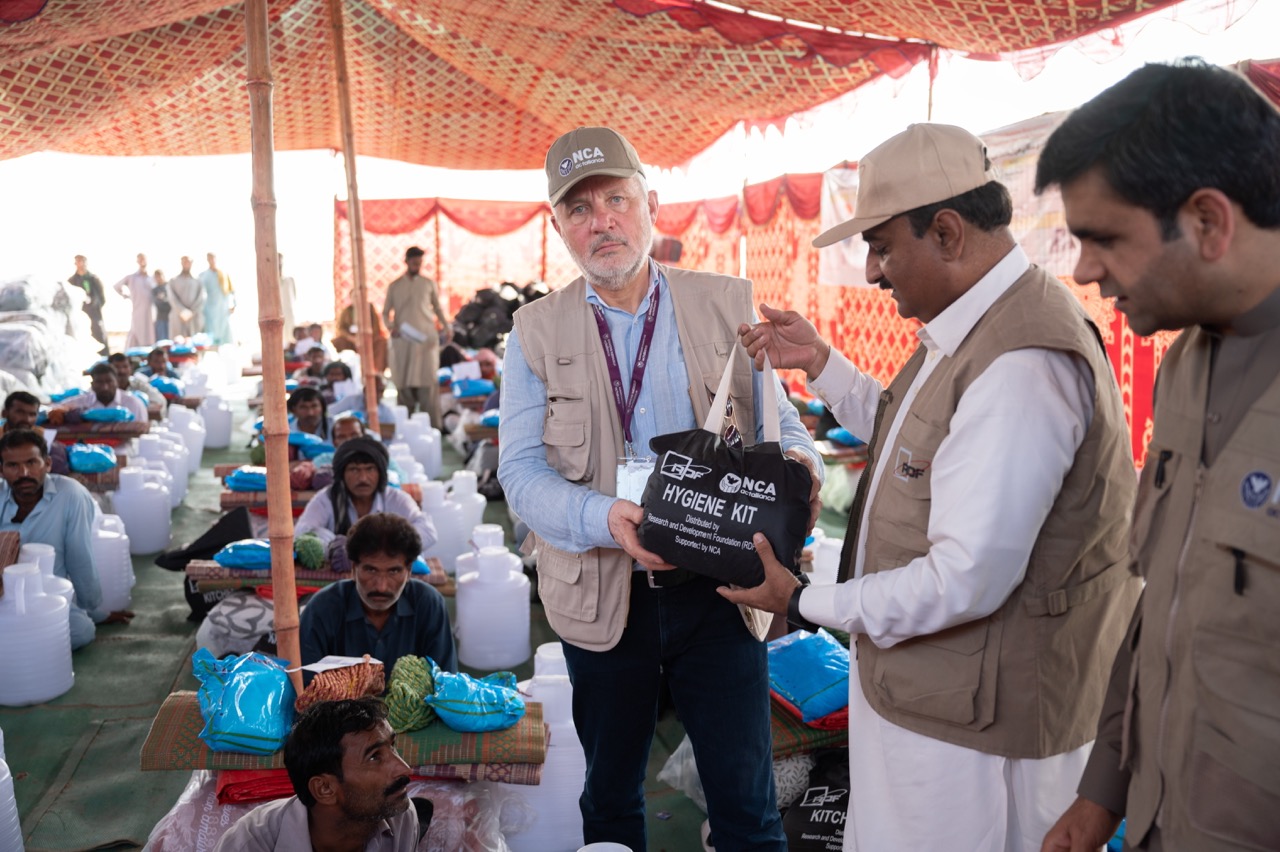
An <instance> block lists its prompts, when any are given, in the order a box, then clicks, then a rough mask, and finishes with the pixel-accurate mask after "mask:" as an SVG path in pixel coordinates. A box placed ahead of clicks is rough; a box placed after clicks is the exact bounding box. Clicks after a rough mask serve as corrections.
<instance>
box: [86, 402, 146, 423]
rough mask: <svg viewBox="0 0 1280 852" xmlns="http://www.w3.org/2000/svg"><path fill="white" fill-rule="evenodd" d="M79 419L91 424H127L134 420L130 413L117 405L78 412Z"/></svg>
mask: <svg viewBox="0 0 1280 852" xmlns="http://www.w3.org/2000/svg"><path fill="white" fill-rule="evenodd" d="M80 417H81V418H82V419H84V420H88V421H90V422H92V423H128V422H130V421H131V420H133V419H134V417H133V412H132V411H129V410H128V409H127V408H121V407H120V406H118V405H111V406H108V407H106V408H86V409H84V410H82V411H81V412H80Z"/></svg>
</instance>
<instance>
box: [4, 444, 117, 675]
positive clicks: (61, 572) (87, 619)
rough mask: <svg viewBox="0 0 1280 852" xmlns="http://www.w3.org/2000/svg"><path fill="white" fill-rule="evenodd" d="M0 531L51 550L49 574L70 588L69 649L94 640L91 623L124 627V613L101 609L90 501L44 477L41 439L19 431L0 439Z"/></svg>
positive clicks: (70, 485) (68, 483)
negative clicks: (0, 477)
mask: <svg viewBox="0 0 1280 852" xmlns="http://www.w3.org/2000/svg"><path fill="white" fill-rule="evenodd" d="M0 474H2V475H3V477H4V484H3V485H0V532H9V531H16V532H17V533H18V534H19V536H21V539H22V541H23V543H30V542H37V543H40V544H49V545H52V546H53V549H54V551H55V553H56V554H57V555H56V557H55V560H54V563H53V573H54V574H56V575H57V576H59V577H65V578H67V579H69V580H70V581H71V585H72V586H74V587H75V592H76V605H75V606H73V607H72V608H71V647H72V649H73V650H74V649H76V648H82V647H84V646H85V645H88V644H89V643H90V642H92V641H93V637H94V633H95V627H94V625H95V624H116V623H123V624H128V623H129V621H130V620H131V619H132V618H133V613H132V612H130V611H128V610H120V611H117V612H106V611H105V610H103V609H101V605H102V588H101V586H100V585H99V583H98V569H97V568H96V567H95V566H94V564H93V551H92V550H91V546H90V542H91V540H92V534H93V498H92V497H91V496H89V492H88V491H87V490H85V487H84V486H83V485H81V484H80V483H78V482H76V481H75V480H74V479H70V478H68V477H65V476H59V475H57V474H56V473H49V452H48V449H47V448H46V447H45V442H44V438H42V437H40V436H39V435H37V434H36V433H35V432H32V431H30V430H25V429H19V430H15V431H12V432H7V433H6V434H5V435H4V437H2V438H0Z"/></svg>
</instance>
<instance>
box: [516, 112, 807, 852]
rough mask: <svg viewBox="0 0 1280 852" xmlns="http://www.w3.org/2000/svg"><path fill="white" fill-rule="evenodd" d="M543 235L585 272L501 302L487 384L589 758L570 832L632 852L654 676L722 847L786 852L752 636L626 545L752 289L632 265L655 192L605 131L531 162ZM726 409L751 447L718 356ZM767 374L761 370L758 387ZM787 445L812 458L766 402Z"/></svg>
mask: <svg viewBox="0 0 1280 852" xmlns="http://www.w3.org/2000/svg"><path fill="white" fill-rule="evenodd" d="M547 183H548V196H549V198H550V200H551V205H552V208H553V211H554V216H555V218H554V219H553V222H554V224H555V228H556V232H557V233H558V234H560V236H561V238H562V239H563V240H564V243H565V246H566V248H568V250H569V253H570V255H572V256H573V259H574V261H575V262H576V263H577V265H578V268H579V269H580V270H581V271H582V277H580V278H578V279H577V280H575V281H573V282H572V283H570V284H569V285H568V286H566V287H564V288H562V289H560V290H557V291H555V292H553V293H551V294H550V295H549V296H546V297H544V298H542V299H539V300H537V301H536V302H532V303H530V304H528V305H526V306H525V307H523V308H521V309H520V310H519V311H517V312H516V315H515V329H514V332H513V334H512V335H511V337H510V338H509V339H508V341H507V351H506V361H505V369H504V372H503V381H502V402H501V424H502V425H501V427H500V440H499V447H500V448H501V456H500V463H499V467H498V478H499V480H500V481H501V483H502V487H503V490H504V491H505V493H506V496H507V500H508V502H509V503H510V504H511V507H512V508H513V509H514V510H515V512H516V514H518V515H519V516H520V518H521V519H522V520H523V521H524V522H525V523H527V524H528V525H529V528H530V529H531V530H532V534H531V535H530V536H529V539H528V540H527V541H526V542H525V547H526V550H529V549H532V548H536V550H537V559H538V591H539V594H540V596H541V598H542V603H543V606H544V607H545V610H546V613H547V620H548V621H549V622H550V623H551V626H552V628H553V629H555V631H556V632H557V633H558V634H559V635H560V638H561V639H562V640H563V644H564V655H565V662H566V663H567V665H568V668H569V673H570V676H571V677H572V679H573V692H574V695H573V719H574V723H575V725H576V727H577V730H578V735H579V738H580V739H581V741H582V746H583V750H584V751H585V752H586V758H587V776H586V783H585V786H584V790H583V793H582V797H581V799H580V800H579V802H580V806H581V809H582V818H583V839H584V840H585V841H586V842H587V843H593V842H597V841H613V842H615V843H621V844H624V845H626V846H628V847H629V848H631V849H633V850H637V852H639V850H644V849H645V848H646V837H645V817H644V778H645V768H646V765H647V763H648V759H649V746H650V744H651V742H652V741H653V733H654V725H655V721H656V719H657V711H658V696H659V693H660V691H661V685H662V683H663V682H664V681H665V682H666V684H667V685H668V686H669V687H670V690H671V695H672V698H673V700H674V702H675V705H676V709H677V711H678V712H679V714H680V720H681V722H683V723H684V726H685V730H686V731H687V732H688V734H689V738H690V740H691V741H692V743H693V748H694V752H695V754H696V755H697V760H698V771H699V775H700V776H701V778H702V782H703V787H704V788H705V790H706V793H707V811H708V816H709V819H710V825H711V831H712V838H713V842H714V844H715V847H716V848H717V849H719V850H736V849H760V850H764V849H768V850H783V849H785V848H786V841H785V839H784V837H783V832H782V822H781V819H780V818H779V815H778V807H777V802H776V796H775V793H774V786H773V774H772V754H771V738H770V723H769V685H768V667H767V659H766V654H765V647H764V645H763V644H762V643H761V642H760V641H759V636H758V635H753V633H752V632H750V630H749V627H748V623H747V622H746V621H744V618H743V614H742V613H741V612H740V611H739V608H738V607H735V606H733V605H731V604H729V603H728V602H726V601H725V600H723V599H722V598H720V597H719V596H718V595H717V594H716V583H715V581H713V580H711V579H709V578H706V577H704V576H702V575H699V574H695V573H693V572H690V571H688V570H686V568H687V566H672V565H668V564H665V563H664V562H663V561H662V560H661V559H660V558H659V557H657V556H655V555H654V554H653V553H651V552H649V551H647V550H646V549H645V548H644V547H642V546H641V544H640V542H639V539H638V537H637V533H636V528H637V525H638V524H639V523H640V520H641V517H642V510H641V508H640V506H639V505H638V504H639V500H640V491H641V490H642V489H643V487H644V484H645V481H646V480H647V478H648V471H649V470H651V469H652V461H651V460H649V461H648V464H647V465H646V463H645V461H644V459H645V458H646V457H648V456H649V455H650V453H649V440H650V439H651V438H653V437H655V436H658V435H664V434H668V433H671V432H678V431H682V430H688V429H694V428H697V425H698V424H700V423H702V422H703V421H704V419H705V418H706V415H707V414H708V411H709V409H710V407H711V399H712V396H713V395H714V394H713V392H714V390H715V387H716V385H717V384H718V383H719V380H720V376H721V375H722V374H723V373H724V370H725V366H726V363H727V361H728V358H729V354H730V353H731V352H732V351H733V348H734V347H735V346H736V345H737V330H738V326H739V325H740V324H741V323H743V322H749V321H751V320H752V319H753V316H752V310H751V282H749V281H744V280H742V279H740V278H730V277H728V276H723V275H711V274H707V273H701V272H689V271H686V270H682V269H677V268H674V267H667V266H664V265H662V264H660V263H657V262H655V261H652V260H651V259H650V258H649V249H650V246H651V244H652V241H653V224H654V221H655V220H656V219H657V215H658V196H657V193H655V192H653V191H651V190H650V189H649V188H648V187H647V185H646V183H645V179H644V171H643V168H642V166H641V164H640V160H639V158H638V157H637V156H636V152H635V149H633V148H632V147H631V145H630V143H628V142H627V140H625V139H624V138H622V136H620V135H619V134H618V133H617V132H615V131H613V130H610V129H608V128H604V127H581V128H578V129H577V130H574V131H573V132H571V133H568V134H566V135H564V136H562V137H560V138H559V139H558V140H556V142H555V144H553V145H552V146H551V150H550V151H549V152H548V153H547ZM734 364H735V366H734V372H733V377H732V383H733V384H732V387H733V392H732V406H733V414H732V416H731V418H730V419H731V420H732V421H733V425H734V427H735V428H736V432H737V433H738V434H740V435H741V436H742V437H741V438H740V439H739V440H746V441H747V442H749V443H755V442H757V441H759V440H760V432H759V431H758V429H757V424H759V423H761V422H762V411H761V403H760V400H761V393H760V392H761V390H762V387H763V386H762V384H761V378H760V374H759V373H755V372H754V371H753V370H752V369H751V363H750V361H749V359H747V358H743V357H739V358H737V359H736V360H735V362H734ZM775 381H776V380H775ZM780 400H781V401H780V402H779V403H778V415H779V419H780V422H781V439H782V440H781V443H782V446H783V448H784V449H785V450H787V451H788V452H789V453H791V454H794V456H795V457H796V458H797V459H799V460H802V461H804V462H805V463H806V464H808V465H810V468H811V470H812V471H813V472H814V480H815V482H817V481H820V479H819V477H818V475H817V473H818V471H819V470H820V464H819V459H818V457H817V455H816V451H815V449H814V447H813V443H812V441H811V439H810V438H809V434H808V432H807V431H806V430H805V428H804V426H803V425H802V424H801V423H800V422H799V418H798V417H797V415H796V412H795V409H794V407H792V406H791V405H790V404H789V403H788V402H786V395H785V394H781V395H780Z"/></svg>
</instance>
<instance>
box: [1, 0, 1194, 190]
mask: <svg viewBox="0 0 1280 852" xmlns="http://www.w3.org/2000/svg"><path fill="white" fill-rule="evenodd" d="M10 2H13V3H19V0H10ZM740 2H741V3H742V5H745V6H750V7H751V8H752V9H753V10H754V11H757V12H761V13H766V14H768V15H772V16H775V17H776V19H774V18H762V17H759V16H753V15H745V14H741V13H738V12H733V11H726V10H724V9H720V8H716V7H710V6H706V5H705V4H703V3H700V2H693V0H613V2H610V0H504V2H488V3H485V2H475V0H346V4H345V6H346V16H347V17H346V30H347V41H348V44H347V56H348V64H349V70H350V78H351V84H352V102H353V104H354V111H355V115H354V119H355V140H356V149H357V151H358V152H359V153H360V154H362V155H368V156H376V157H385V158H389V159H396V160H403V161H407V162H414V163H424V164H429V165H436V166H447V167H452V168H467V169H500V168H537V167H540V166H541V165H542V159H543V155H544V153H545V151H546V149H547V147H548V146H549V144H550V142H551V141H552V139H554V138H555V136H557V135H558V134H559V133H561V132H563V131H565V130H566V129H569V128H571V127H574V126H576V125H579V124H609V125H611V126H613V127H616V128H617V129H619V130H620V131H622V132H623V133H624V134H625V135H627V136H628V138H630V139H631V140H632V142H634V143H635V145H636V147H637V148H638V149H639V150H640V151H642V152H644V156H645V159H646V160H647V161H649V162H652V163H653V164H655V165H660V166H669V165H674V164H678V163H681V162H684V161H685V160H687V159H688V158H689V157H691V156H692V155H694V154H696V153H697V152H699V151H701V150H702V149H703V148H705V147H707V146H708V145H709V144H710V143H711V142H713V141H714V140H715V139H717V138H718V137H719V136H721V135H722V134H723V133H724V132H725V131H727V130H728V129H729V128H730V127H732V126H733V125H734V124H735V123H736V122H738V121H740V120H747V121H767V120H770V119H777V118H779V117H783V116H786V115H789V114H791V113H794V112H796V111H799V110H803V109H806V108H808V107H812V106H814V105H816V104H819V103H822V102H824V101H827V100H830V99H831V98H834V97H836V96H837V95H840V94H842V93H844V92H847V91H849V90H851V89H853V88H855V87H857V86H859V85H861V84H863V83H866V82H868V81H869V80H871V79H873V78H874V77H876V76H878V75H880V74H883V73H891V74H897V73H901V72H903V71H905V70H906V69H907V68H909V67H910V65H911V64H913V63H915V62H918V61H920V60H921V59H922V58H924V57H925V56H926V55H927V53H928V50H929V46H928V45H927V44H925V43H923V42H924V41H928V42H931V43H934V44H938V45H941V46H942V47H946V48H950V49H955V50H961V51H974V52H981V53H985V54H989V53H998V52H1001V51H1010V50H1016V49H1021V48H1027V47H1036V46H1042V45H1045V44H1050V43H1053V42H1058V41H1063V40H1066V39H1070V38H1073V37H1076V36H1079V35H1082V34H1084V33H1086V32H1089V31H1092V30H1096V29H1098V28H1101V27H1106V26H1111V25H1114V24H1116V23H1118V22H1120V21H1121V20H1123V19H1125V18H1128V17H1131V16H1133V15H1135V14H1141V13H1144V12H1147V11H1150V10H1152V9H1155V8H1158V7H1160V6H1163V5H1167V4H1168V3H1170V2H1171V0H1002V1H1001V2H992V0H896V2H893V3H885V2H882V0H852V2H847V0H740ZM19 5H21V6H22V7H23V11H24V14H25V13H26V12H27V11H28V10H32V9H37V8H39V6H40V3H39V0H20V3H19ZM269 5H270V19H271V41H272V57H271V59H272V66H273V68H272V70H273V73H274V76H275V145H276V148H277V149H278V150H298V149H308V148H337V147H340V144H339V143H340V138H339V136H340V131H339V126H338V125H339V121H338V115H337V97H336V94H335V91H334V88H335V82H334V72H333V68H332V63H331V58H330V57H331V56H332V49H331V45H330V39H331V34H330V27H329V21H328V14H327V5H326V3H325V2H324V0H270V3H269ZM15 8H16V7H15ZM13 17H22V16H21V15H14V16H13ZM788 19H791V20H788ZM796 21H799V22H802V23H799V24H798V23H795V22H796ZM804 24H816V25H820V26H822V27H829V28H833V29H826V30H823V29H814V28H813V27H811V26H805V25H804ZM852 33H872V34H874V35H875V36H876V37H875V38H868V37H864V36H859V35H854V34H852ZM244 41H245V27H244V9H243V5H242V4H238V3H237V4H231V5H227V4H226V3H225V2H221V0H145V1H144V0H49V2H48V3H47V4H46V5H45V6H44V8H43V9H41V10H40V11H39V12H38V13H37V14H35V16H34V17H32V18H30V19H29V20H25V21H19V22H16V23H9V22H6V20H5V19H3V18H0V158H7V157H16V156H20V155H22V154H27V153H31V152H35V151H42V150H55V151H67V152H74V153H81V154H125V155H139V154H147V155H175V154H226V153H234V152H243V151H247V150H248V148H249V118H248V108H247V104H246V97H245V93H244V84H245V56H244V54H245V49H244Z"/></svg>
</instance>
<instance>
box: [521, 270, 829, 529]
mask: <svg viewBox="0 0 1280 852" xmlns="http://www.w3.org/2000/svg"><path fill="white" fill-rule="evenodd" d="M649 275H650V280H649V292H648V293H647V294H646V295H645V298H644V301H642V302H641V303H640V306H639V307H638V308H637V309H636V312H635V313H634V314H631V313H629V312H627V311H625V310H623V309H621V308H612V307H609V306H608V305H606V304H605V303H604V301H603V300H601V299H600V297H599V296H598V295H597V294H596V291H595V290H594V289H593V288H592V286H591V285H590V284H587V301H588V302H589V303H591V304H593V305H599V306H601V307H602V308H604V314H605V319H606V320H607V321H608V323H609V331H610V333H611V334H612V335H613V340H614V346H615V347H616V349H617V352H618V361H619V367H620V369H621V371H622V383H623V387H625V388H627V389H628V391H629V390H630V387H631V367H632V365H633V364H634V363H635V358H636V350H637V349H638V348H639V346H640V334H641V332H642V331H643V330H644V320H645V314H646V313H647V312H648V310H649V301H650V299H652V298H653V292H654V290H655V289H660V290H661V291H662V296H661V298H660V300H659V303H658V319H657V323H656V325H655V327H654V333H653V343H652V347H651V349H650V351H649V365H648V367H647V368H646V370H645V376H644V382H643V384H642V385H641V388H640V395H639V397H638V399H637V400H636V409H635V414H634V416H633V419H632V421H631V433H632V438H633V440H634V448H635V452H636V454H637V455H650V454H651V453H650V451H649V439H651V438H653V437H655V436H657V435H667V434H670V433H672V432H681V431H685V430H688V429H696V428H698V426H700V425H701V424H699V423H697V422H696V421H695V420H694V414H693V403H692V402H690V400H689V393H688V387H689V372H688V370H687V369H686V367H685V360H684V349H683V348H682V347H681V345H680V335H679V331H678V329H677V328H676V312H675V307H674V306H673V305H672V302H671V296H670V294H669V292H668V284H667V280H666V278H665V276H663V275H662V274H661V273H660V271H659V270H658V268H657V266H655V265H654V264H653V263H650V264H649ZM738 354H739V357H745V354H746V353H745V352H740V353H738ZM754 380H755V387H754V389H753V396H754V399H755V408H756V423H757V424H759V423H761V414H760V412H761V409H760V393H761V388H762V387H763V384H762V381H761V373H759V372H756V373H755V374H754ZM546 410H547V388H546V385H545V384H543V382H542V380H541V379H539V378H538V377H537V376H536V375H534V373H533V371H532V370H531V369H529V362H528V361H526V360H525V357H524V353H523V351H522V350H521V348H520V336H519V334H514V333H513V334H512V335H511V336H510V337H509V338H507V351H506V354H505V356H504V359H503V368H502V400H501V404H500V414H501V423H502V442H501V444H500V449H501V453H502V456H501V468H502V484H503V490H504V491H505V492H506V498H507V502H508V503H509V504H510V505H511V508H512V509H514V510H515V512H516V514H517V515H518V516H519V517H520V518H521V519H522V520H524V521H525V522H526V523H528V524H529V525H530V526H531V527H533V528H534V529H536V530H537V532H538V535H539V536H541V537H542V538H544V539H546V540H547V541H549V542H550V543H551V544H552V545H553V546H555V547H558V548H560V549H561V550H566V551H568V552H570V553H583V552H585V551H588V550H591V549H592V548H595V547H617V546H618V544H617V542H616V541H614V539H613V536H612V535H610V533H609V524H608V517H609V509H610V507H611V506H613V503H614V501H615V500H616V499H617V498H616V497H611V496H609V495H607V494H601V493H600V492H599V491H594V490H592V489H590V488H588V487H586V486H583V485H577V484H574V483H571V482H566V481H565V480H564V479H563V478H562V477H561V476H560V474H558V473H556V471H555V470H553V469H552V468H551V467H550V465H548V464H547V455H546V449H545V448H544V446H543V443H542V428H543V420H544V419H545V415H546ZM778 414H779V421H780V424H781V439H782V441H781V443H782V449H783V450H790V449H797V450H800V451H802V452H804V453H805V454H806V455H808V456H809V457H810V458H811V459H812V460H813V468H814V469H815V470H817V471H819V472H821V471H822V469H823V468H822V460H821V458H820V457H819V456H818V454H817V450H815V449H814V446H813V442H812V440H811V439H810V437H809V430H808V429H806V428H805V426H804V424H803V423H801V422H800V417H799V415H798V414H797V413H796V409H795V406H793V405H792V404H791V403H790V401H789V400H788V399H787V394H786V391H785V390H784V389H783V388H782V387H781V383H780V382H779V392H778ZM762 435H763V427H762V426H757V428H756V440H757V441H759V440H760V439H761V437H762Z"/></svg>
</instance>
